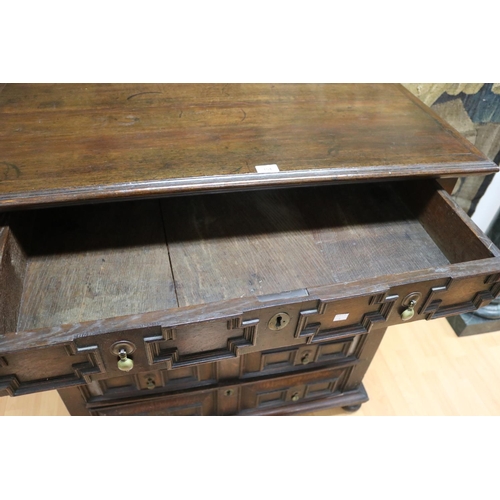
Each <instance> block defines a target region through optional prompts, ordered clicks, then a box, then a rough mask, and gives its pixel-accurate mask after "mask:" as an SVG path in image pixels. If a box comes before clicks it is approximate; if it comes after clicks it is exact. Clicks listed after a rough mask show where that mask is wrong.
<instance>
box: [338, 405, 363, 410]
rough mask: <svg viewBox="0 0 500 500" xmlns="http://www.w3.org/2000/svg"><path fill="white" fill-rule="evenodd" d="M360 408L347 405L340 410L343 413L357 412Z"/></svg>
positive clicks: (359, 406)
mask: <svg viewBox="0 0 500 500" xmlns="http://www.w3.org/2000/svg"><path fill="white" fill-rule="evenodd" d="M360 408H361V405H349V406H342V409H343V410H345V411H350V412H354V411H358V410H359V409H360Z"/></svg>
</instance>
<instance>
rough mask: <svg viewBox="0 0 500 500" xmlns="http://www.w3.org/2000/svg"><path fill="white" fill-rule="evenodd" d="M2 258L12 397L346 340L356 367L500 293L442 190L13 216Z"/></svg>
mask: <svg viewBox="0 0 500 500" xmlns="http://www.w3.org/2000/svg"><path fill="white" fill-rule="evenodd" d="M0 255H1V259H2V260H1V268H0V283H1V285H0V286H1V289H0V293H1V295H0V316H1V318H2V324H1V327H0V394H3V395H7V394H8V395H18V394H25V393H29V392H36V391H43V390H49V389H54V388H63V387H69V386H74V385H81V384H88V385H89V387H90V386H91V387H92V391H93V393H94V394H98V392H99V384H100V381H103V380H106V379H107V378H112V377H116V376H120V375H121V374H123V371H121V370H120V367H121V368H124V367H126V368H130V371H129V372H128V374H129V375H130V374H134V373H137V374H139V373H143V372H146V371H147V372H150V371H151V370H169V369H176V368H181V367H184V366H193V365H198V364H200V363H207V362H214V361H219V360H224V359H230V358H235V357H238V356H240V355H241V354H247V353H252V352H261V351H263V350H268V349H280V348H284V347H289V346H294V345H301V344H313V343H323V342H331V341H335V340H340V339H343V338H345V339H349V352H348V353H347V354H348V355H356V352H357V345H358V342H359V340H360V339H362V338H363V336H364V335H366V334H368V333H369V332H370V330H371V329H373V328H382V327H386V326H390V325H394V324H397V323H400V322H402V321H403V320H407V321H415V320H419V319H432V318H436V317H443V316H447V315H452V314H459V313H462V312H467V311H472V310H475V309H477V308H479V307H482V306H483V305H485V304H487V303H488V302H489V301H490V300H492V299H493V298H494V297H496V296H498V295H499V293H500V252H499V251H498V249H497V248H496V247H495V246H494V245H493V244H492V243H491V242H490V241H489V240H488V238H486V237H485V235H484V234H482V233H481V231H480V230H479V229H478V228H477V227H475V225H474V224H473V223H472V222H471V221H470V219H469V218H468V217H467V216H466V215H465V214H464V213H463V212H462V210H461V209H460V208H459V207H458V206H457V205H456V204H455V203H454V202H453V200H452V199H451V198H450V197H449V195H448V194H447V193H446V192H445V191H444V190H443V189H441V188H440V186H439V185H438V184H437V182H436V181H434V180H423V181H413V182H394V183H382V182H381V183H376V184H351V185H338V186H335V185H333V186H320V187H308V188H295V189H277V190H262V191H253V192H242V193H224V194H212V195H199V196H185V197H177V198H168V199H162V200H145V201H133V202H120V203H109V204H102V205H86V206H76V207H60V208H50V209H43V210H38V211H23V212H15V213H10V214H7V215H6V216H4V219H3V227H2V229H1V232H0ZM412 301H413V302H412ZM403 313H404V314H403ZM120 357H121V361H122V364H121V366H119V363H118V361H119V359H120ZM130 360H132V362H130ZM123 361H125V362H127V364H126V366H124V364H123ZM132 365H133V366H132Z"/></svg>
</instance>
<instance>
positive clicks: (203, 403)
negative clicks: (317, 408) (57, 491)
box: [88, 368, 349, 416]
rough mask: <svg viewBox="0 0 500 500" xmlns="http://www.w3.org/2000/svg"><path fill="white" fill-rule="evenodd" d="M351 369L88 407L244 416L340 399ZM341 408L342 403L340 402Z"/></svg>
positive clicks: (104, 411)
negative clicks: (315, 401)
mask: <svg viewBox="0 0 500 500" xmlns="http://www.w3.org/2000/svg"><path fill="white" fill-rule="evenodd" d="M348 372H349V369H348V368H346V369H321V370H317V371H314V372H307V373H300V374H296V375H288V376H285V377H276V378H272V379H267V380H260V381H258V382H247V383H242V384H236V385H227V386H225V387H218V388H213V389H205V390H200V391H194V392H189V393H184V394H181V395H179V394H172V395H168V396H162V397H155V396H149V397H148V396H145V397H142V398H140V399H139V398H138V399H135V400H130V401H128V402H122V403H120V402H116V403H115V404H109V405H98V404H89V405H88V408H89V410H90V412H91V414H93V415H110V416H115V415H116V416H117V415H157V416H160V415H165V416H175V415H179V416H187V415H238V414H241V415H244V414H259V413H260V412H262V413H266V412H269V410H273V409H279V408H285V407H288V406H293V405H298V404H301V403H304V402H308V401H314V400H322V399H326V398H330V399H332V406H335V403H334V401H333V399H334V398H335V397H336V396H341V394H342V392H341V388H342V384H343V382H344V380H345V377H346V376H347V375H348ZM339 405H340V403H339Z"/></svg>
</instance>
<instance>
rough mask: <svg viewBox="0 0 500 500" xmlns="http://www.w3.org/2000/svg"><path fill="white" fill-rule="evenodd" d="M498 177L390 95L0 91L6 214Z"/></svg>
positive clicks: (366, 91) (204, 89)
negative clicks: (248, 192) (271, 190)
mask: <svg viewBox="0 0 500 500" xmlns="http://www.w3.org/2000/svg"><path fill="white" fill-rule="evenodd" d="M269 164H273V165H277V166H278V169H279V171H277V172H270V173H257V172H256V168H255V167H256V166H258V165H269ZM496 170H497V167H496V165H495V164H494V163H492V162H491V161H489V160H488V159H487V158H486V157H484V156H483V155H482V154H481V153H480V152H479V151H478V150H477V149H475V148H474V147H473V146H472V145H471V144H469V143H468V142H467V141H465V140H464V139H463V138H461V136H459V135H458V134H457V133H456V132H454V131H453V130H452V129H451V128H450V127H448V126H447V125H446V124H445V123H443V122H442V121H440V119H439V118H438V117H437V116H436V115H434V114H433V113H432V112H431V111H430V110H429V109H428V108H426V107H425V106H424V105H422V104H421V103H420V102H419V101H418V100H417V99H416V98H413V96H411V95H410V94H409V93H408V92H407V91H406V90H405V89H404V88H403V87H402V86H399V85H392V84H356V85H346V84H275V85H273V84H29V85H28V84H26V85H19V84H16V85H14V84H12V85H11V84H7V85H4V86H3V87H2V86H1V85H0V208H1V209H4V210H5V209H9V208H14V207H18V206H40V205H44V204H57V203H83V202H86V201H91V200H104V199H119V198H123V199H125V198H135V197H148V196H163V195H171V194H172V195H173V194H181V193H196V192H215V191H224V190H228V191H229V190H238V189H258V188H266V187H277V186H298V185H311V184H315V183H320V182H333V183H336V182H355V181H368V180H380V179H401V178H413V177H446V176H449V177H457V176H461V175H468V174H484V173H488V172H494V171H496Z"/></svg>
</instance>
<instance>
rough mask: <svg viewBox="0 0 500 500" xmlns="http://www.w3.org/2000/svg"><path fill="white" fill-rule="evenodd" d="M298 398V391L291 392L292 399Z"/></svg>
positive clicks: (296, 399)
mask: <svg viewBox="0 0 500 500" xmlns="http://www.w3.org/2000/svg"><path fill="white" fill-rule="evenodd" d="M299 399H300V396H299V393H298V392H294V393H293V394H292V401H298V400H299Z"/></svg>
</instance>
